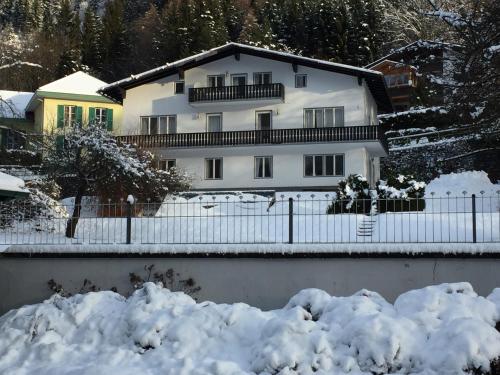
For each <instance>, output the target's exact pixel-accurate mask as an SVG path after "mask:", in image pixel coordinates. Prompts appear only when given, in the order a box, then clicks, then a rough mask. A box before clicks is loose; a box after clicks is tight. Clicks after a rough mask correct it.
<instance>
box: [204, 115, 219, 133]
mask: <svg viewBox="0 0 500 375" xmlns="http://www.w3.org/2000/svg"><path fill="white" fill-rule="evenodd" d="M221 131H222V113H207V132H209V133H213V132H221Z"/></svg>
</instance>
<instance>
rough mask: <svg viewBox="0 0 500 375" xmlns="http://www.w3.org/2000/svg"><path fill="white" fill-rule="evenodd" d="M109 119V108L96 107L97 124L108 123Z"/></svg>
mask: <svg viewBox="0 0 500 375" xmlns="http://www.w3.org/2000/svg"><path fill="white" fill-rule="evenodd" d="M107 119H108V109H107V108H96V109H95V122H96V123H97V124H106V123H107Z"/></svg>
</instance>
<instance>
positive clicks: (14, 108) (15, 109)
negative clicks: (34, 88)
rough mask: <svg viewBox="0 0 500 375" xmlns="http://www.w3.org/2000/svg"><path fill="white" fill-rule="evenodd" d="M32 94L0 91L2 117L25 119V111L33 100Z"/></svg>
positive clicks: (0, 114) (0, 113)
mask: <svg viewBox="0 0 500 375" xmlns="http://www.w3.org/2000/svg"><path fill="white" fill-rule="evenodd" d="M32 96H33V93H32V92H24V91H9V90H0V99H1V102H2V103H0V108H1V110H0V117H7V118H24V117H25V114H24V109H25V108H26V106H27V105H28V103H29V101H30V99H31V98H32Z"/></svg>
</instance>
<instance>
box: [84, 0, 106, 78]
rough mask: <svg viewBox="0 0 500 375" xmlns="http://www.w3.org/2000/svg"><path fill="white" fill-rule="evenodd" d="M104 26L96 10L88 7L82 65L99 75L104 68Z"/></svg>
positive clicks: (85, 16) (85, 19)
mask: <svg viewBox="0 0 500 375" xmlns="http://www.w3.org/2000/svg"><path fill="white" fill-rule="evenodd" d="M101 37H102V24H101V20H100V19H99V17H98V16H97V14H96V13H95V9H94V8H93V7H91V6H88V7H87V9H86V10H85V14H84V17H83V24H82V46H81V48H82V64H83V65H85V66H87V67H88V68H89V69H90V70H91V72H94V74H98V73H99V72H100V69H101V67H102V51H101Z"/></svg>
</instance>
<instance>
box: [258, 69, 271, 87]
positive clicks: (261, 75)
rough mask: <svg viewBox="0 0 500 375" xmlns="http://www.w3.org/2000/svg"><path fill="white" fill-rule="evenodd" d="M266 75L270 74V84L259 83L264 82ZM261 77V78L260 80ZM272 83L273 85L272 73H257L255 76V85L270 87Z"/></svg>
mask: <svg viewBox="0 0 500 375" xmlns="http://www.w3.org/2000/svg"><path fill="white" fill-rule="evenodd" d="M265 74H269V83H263V82H262V83H259V82H258V81H260V80H261V79H262V81H264V79H263V77H264V75H265ZM258 77H260V78H258ZM271 83H273V74H272V72H255V73H254V74H253V84H254V85H270V84H271Z"/></svg>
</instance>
